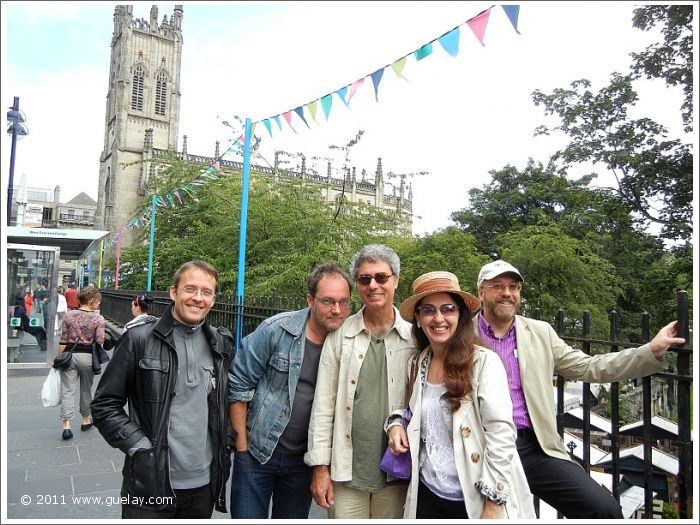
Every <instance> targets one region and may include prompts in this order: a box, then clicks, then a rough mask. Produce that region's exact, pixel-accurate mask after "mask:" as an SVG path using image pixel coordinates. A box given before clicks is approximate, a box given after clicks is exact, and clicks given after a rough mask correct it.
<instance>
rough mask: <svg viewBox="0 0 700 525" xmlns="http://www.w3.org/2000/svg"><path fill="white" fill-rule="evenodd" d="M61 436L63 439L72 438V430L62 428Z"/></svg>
mask: <svg viewBox="0 0 700 525" xmlns="http://www.w3.org/2000/svg"><path fill="white" fill-rule="evenodd" d="M61 437H62V438H63V439H72V438H73V431H72V430H71V429H70V428H64V429H63V434H61Z"/></svg>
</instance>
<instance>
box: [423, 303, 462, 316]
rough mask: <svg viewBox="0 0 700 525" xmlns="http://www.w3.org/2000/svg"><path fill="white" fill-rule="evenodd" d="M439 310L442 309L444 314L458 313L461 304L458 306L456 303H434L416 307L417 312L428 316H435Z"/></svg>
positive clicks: (441, 311)
mask: <svg viewBox="0 0 700 525" xmlns="http://www.w3.org/2000/svg"><path fill="white" fill-rule="evenodd" d="M438 310H440V313H441V314H442V315H453V314H456V313H457V311H458V310H459V306H457V305H456V304H441V305H440V306H438V307H435V306H433V305H432V304H426V305H425V306H417V307H416V312H419V313H421V314H423V315H428V316H434V315H435V314H437V311H438Z"/></svg>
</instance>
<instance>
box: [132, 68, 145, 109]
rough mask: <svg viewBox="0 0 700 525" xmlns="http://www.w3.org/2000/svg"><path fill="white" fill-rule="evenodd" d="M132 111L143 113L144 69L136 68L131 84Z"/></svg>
mask: <svg viewBox="0 0 700 525" xmlns="http://www.w3.org/2000/svg"><path fill="white" fill-rule="evenodd" d="M131 109H135V110H137V111H143V68H142V67H141V66H136V70H135V71H134V80H133V82H132V83H131Z"/></svg>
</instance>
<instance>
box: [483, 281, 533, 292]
mask: <svg viewBox="0 0 700 525" xmlns="http://www.w3.org/2000/svg"><path fill="white" fill-rule="evenodd" d="M522 287H523V285H522V283H510V284H502V283H496V284H484V285H482V288H490V289H491V290H493V291H494V292H498V293H502V292H505V291H506V289H508V291H509V292H510V293H515V292H519V291H520V289H521V288H522Z"/></svg>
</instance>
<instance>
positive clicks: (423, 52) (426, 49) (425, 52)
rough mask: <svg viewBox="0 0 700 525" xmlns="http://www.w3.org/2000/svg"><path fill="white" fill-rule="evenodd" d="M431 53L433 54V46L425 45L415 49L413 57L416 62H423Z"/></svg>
mask: <svg viewBox="0 0 700 525" xmlns="http://www.w3.org/2000/svg"><path fill="white" fill-rule="evenodd" d="M432 53H433V44H425V45H424V46H422V47H419V48H418V49H416V50H415V52H414V53H413V54H414V55H415V57H416V60H423V59H424V58H425V57H427V56H429V55H431V54H432Z"/></svg>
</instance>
